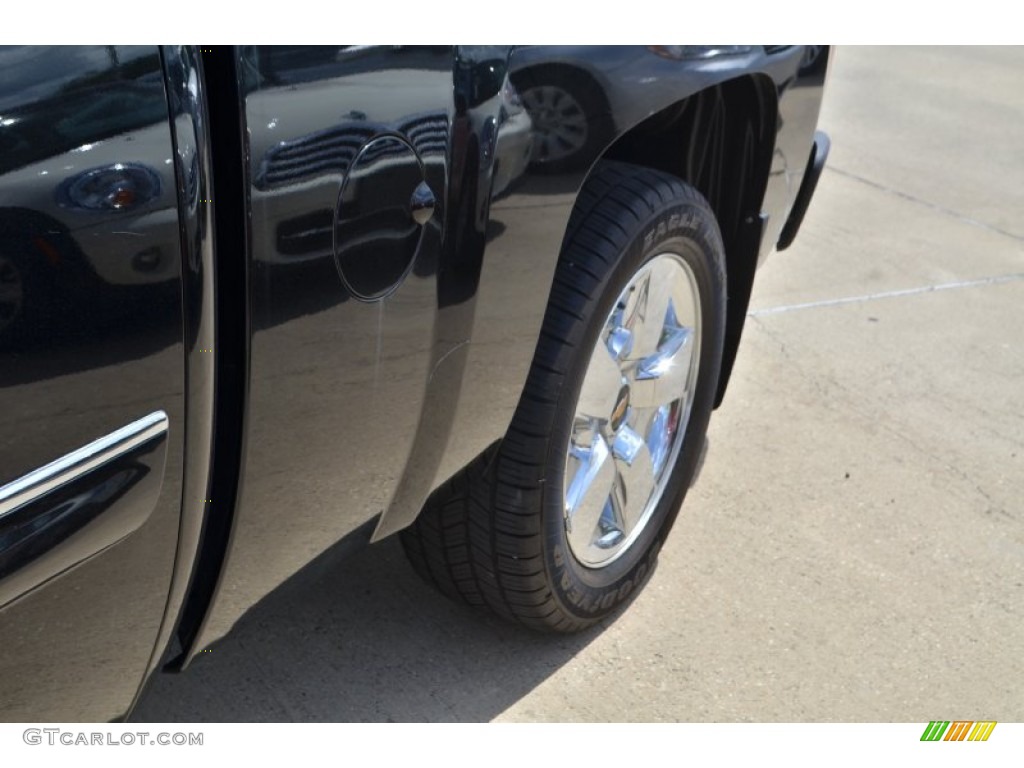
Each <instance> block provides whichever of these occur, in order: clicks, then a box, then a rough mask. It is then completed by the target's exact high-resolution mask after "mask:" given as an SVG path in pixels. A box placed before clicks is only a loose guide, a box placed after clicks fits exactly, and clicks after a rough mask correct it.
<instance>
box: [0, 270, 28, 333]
mask: <svg viewBox="0 0 1024 768" xmlns="http://www.w3.org/2000/svg"><path fill="white" fill-rule="evenodd" d="M24 301H25V286H24V284H23V283H22V280H21V272H20V271H19V269H18V266H17V265H16V264H15V263H14V262H13V261H12V260H11V259H10V258H8V257H6V256H0V331H3V330H4V329H5V328H7V327H8V326H10V325H12V324H13V323H14V321H15V320H17V319H18V316H19V315H20V314H21V307H22V304H23V303H24Z"/></svg>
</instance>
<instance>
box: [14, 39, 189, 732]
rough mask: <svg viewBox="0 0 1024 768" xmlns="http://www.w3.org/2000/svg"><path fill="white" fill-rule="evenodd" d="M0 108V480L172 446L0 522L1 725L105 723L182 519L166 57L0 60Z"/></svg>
mask: <svg viewBox="0 0 1024 768" xmlns="http://www.w3.org/2000/svg"><path fill="white" fill-rule="evenodd" d="M0 116H2V117H0V168H2V173H0V254H3V256H2V257H0V258H2V259H4V260H6V262H7V265H8V266H12V265H13V268H14V269H15V270H16V271H17V272H18V274H19V275H20V276H21V278H22V281H21V288H22V293H21V304H20V309H19V313H18V314H17V315H16V316H14V317H13V321H12V318H11V316H8V317H7V320H8V322H6V323H5V325H4V329H3V331H2V332H0V333H2V335H0V485H4V484H7V483H9V482H11V481H12V480H14V479H16V478H18V477H21V476H23V475H25V474H26V473H28V472H30V471H33V470H35V469H37V468H39V467H41V466H43V465H45V464H47V463H49V462H51V461H54V460H56V459H58V458H59V457H61V456H63V455H65V454H68V453H70V452H72V451H74V450H76V449H78V448H81V447H83V446H85V445H87V444H89V443H91V442H92V441H94V440H96V439H97V438H99V437H101V436H104V435H108V434H110V433H112V432H114V431H116V430H118V429H120V428H121V427H123V426H125V425H127V424H129V423H132V422H134V421H136V420H137V419H139V418H141V417H143V416H145V415H146V414H149V413H152V412H154V411H157V410H163V411H166V413H167V414H168V417H169V430H168V432H167V434H166V436H165V437H164V438H162V439H160V440H157V441H154V442H152V443H150V444H148V445H147V446H144V447H143V448H140V449H138V450H136V451H133V452H130V453H127V454H124V455H122V456H120V457H119V458H117V459H115V460H113V461H111V462H109V463H107V464H105V465H102V466H100V467H97V468H96V469H94V470H92V471H91V472H89V473H88V474H86V475H85V476H83V477H81V478H80V479H78V480H77V481H76V482H74V483H72V484H69V485H66V486H63V487H60V488H57V489H54V490H53V491H51V492H49V493H48V494H46V495H45V496H43V497H42V498H40V499H38V500H36V501H35V502H33V503H32V504H30V505H25V506H23V507H21V508H19V509H17V510H15V511H14V512H11V513H9V514H8V515H7V516H5V517H4V518H3V519H0V523H2V524H3V533H2V534H0V535H2V538H3V541H2V542H0V548H2V553H0V558H2V562H3V566H2V567H0V572H2V574H3V575H2V576H0V595H2V598H0V603H2V604H3V606H2V608H0V648H2V649H3V650H2V652H0V719H3V720H39V719H57V720H79V719H90V720H91V719H101V720H103V719H112V718H116V717H119V716H121V715H122V714H123V713H124V711H125V708H126V707H127V705H128V704H129V703H130V702H131V700H132V697H133V696H134V695H135V692H136V691H137V689H138V683H139V680H140V679H141V678H142V676H143V675H144V673H145V672H146V669H147V663H148V661H149V659H150V657H151V656H152V653H153V646H154V642H155V640H156V638H157V630H158V627H159V625H160V621H161V619H162V617H163V614H164V603H165V601H166V598H167V594H168V588H169V585H170V581H171V571H172V566H173V559H174V554H175V547H176V541H177V533H178V520H179V513H180V492H181V467H182V439H183V433H184V429H183V427H184V377H183V357H182V317H181V280H180V263H181V245H180V242H179V237H178V206H177V197H176V194H175V189H176V184H175V179H174V173H173V169H172V157H173V150H172V146H171V135H170V126H169V123H168V110H167V100H166V96H165V92H164V77H163V70H162V67H161V61H160V55H159V51H158V50H157V49H156V48H146V47H141V48H125V47H119V46H109V47H79V48H64V47H55V48H25V49H22V48H15V49H6V50H4V51H2V52H0ZM9 275H10V273H9V272H8V276H9ZM10 285H11V283H10V282H8V283H7V287H10Z"/></svg>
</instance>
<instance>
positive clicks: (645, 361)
mask: <svg viewBox="0 0 1024 768" xmlns="http://www.w3.org/2000/svg"><path fill="white" fill-rule="evenodd" d="M664 318H665V321H664V324H663V325H662V328H661V332H660V333H661V342H660V344H659V345H658V348H657V350H656V351H655V352H654V353H653V354H650V355H648V356H647V357H644V358H641V359H640V360H638V361H637V362H636V366H635V368H634V369H633V376H632V378H633V381H632V382H631V388H630V399H631V402H632V403H633V405H634V406H636V407H638V408H655V407H658V406H661V405H666V404H668V403H671V402H673V401H675V400H678V399H679V398H681V397H683V396H684V395H685V394H686V392H687V391H688V389H689V386H690V370H691V368H692V367H693V366H692V363H693V329H692V328H685V327H682V326H680V324H679V320H678V319H677V318H676V313H675V307H674V306H673V304H672V302H671V301H669V303H668V309H667V310H666V312H665V315H664Z"/></svg>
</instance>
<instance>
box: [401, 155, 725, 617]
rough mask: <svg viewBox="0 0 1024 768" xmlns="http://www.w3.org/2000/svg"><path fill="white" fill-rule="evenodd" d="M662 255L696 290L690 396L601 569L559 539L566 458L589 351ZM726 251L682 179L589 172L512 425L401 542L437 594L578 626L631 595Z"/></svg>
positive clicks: (705, 339) (700, 438)
mask: <svg viewBox="0 0 1024 768" xmlns="http://www.w3.org/2000/svg"><path fill="white" fill-rule="evenodd" d="M666 251H671V252H672V253H675V254H677V255H679V256H681V257H682V258H683V259H684V260H685V261H686V263H687V265H688V266H689V267H690V269H691V270H692V273H693V276H694V278H695V282H696V284H697V288H698V290H699V296H700V318H701V323H702V329H703V330H702V332H701V343H700V356H699V359H700V362H699V372H698V374H697V381H696V384H695V385H694V389H693V392H694V395H693V405H692V408H691V411H690V417H689V421H688V422H687V425H686V430H685V432H684V433H683V438H682V444H681V447H680V449H679V451H678V454H677V457H676V460H675V463H674V466H671V468H670V469H668V470H667V472H668V475H667V478H668V479H667V481H666V483H665V485H664V489H663V491H662V493H661V497H660V500H659V501H658V502H657V503H656V505H655V506H654V507H653V509H654V511H653V512H652V513H651V517H650V518H649V521H648V522H647V523H646V525H645V526H644V527H643V528H642V529H641V530H640V533H639V535H638V537H637V538H636V539H635V540H634V541H633V543H632V544H631V545H629V546H628V548H626V549H625V550H624V552H623V554H622V556H621V557H618V558H617V559H615V560H614V561H613V562H611V563H610V564H608V565H607V566H604V567H600V568H588V567H585V566H584V565H583V564H582V563H581V562H580V561H578V560H577V559H576V557H575V556H574V555H573V553H572V551H571V549H570V548H569V546H568V542H567V534H566V526H565V521H564V519H563V509H564V488H563V485H564V479H563V478H564V471H565V455H566V449H567V446H568V440H569V434H570V429H571V422H572V419H573V415H574V409H575V406H576V402H577V398H578V396H579V392H580V388H581V384H582V379H583V375H584V373H585V371H586V369H587V366H588V364H589V362H590V351H591V350H592V349H594V345H595V343H596V341H597V339H598V335H599V334H600V332H601V330H602V328H603V326H604V320H605V318H607V317H608V316H609V313H610V312H611V309H612V305H613V304H614V303H615V302H616V300H617V299H618V297H619V294H620V292H621V291H622V290H623V289H624V288H625V287H626V286H627V285H628V284H629V283H630V280H631V278H632V277H633V276H634V275H635V274H637V272H638V271H639V270H640V268H641V266H642V265H644V264H645V263H646V262H647V261H648V260H650V259H652V258H653V257H654V256H655V255H657V254H660V253H663V252H666ZM725 305H726V286H725V259H724V249H723V246H722V240H721V235H720V233H719V230H718V225H717V222H716V220H715V217H714V214H713V213H712V211H711V209H710V207H709V206H708V204H707V202H706V201H705V200H704V198H703V197H701V195H700V194H699V193H698V192H696V191H695V190H694V189H693V188H691V187H689V186H688V185H686V184H684V183H683V182H682V181H680V180H679V179H678V178H676V177H674V176H670V175H668V174H665V173H660V172H658V171H654V170H650V169H646V168H640V167H637V166H632V165H626V164H622V163H602V164H600V165H599V166H597V167H596V168H595V171H594V173H593V174H592V176H591V178H590V179H588V181H587V184H586V186H585V188H584V189H583V191H582V192H581V194H580V197H579V199H578V201H577V203H576V208H575V209H574V211H573V215H572V217H571V219H570V223H569V231H568V235H567V237H566V240H565V243H564V245H563V249H562V254H561V256H560V258H559V263H558V266H557V269H556V274H555V280H554V285H553V287H552V291H551V297H550V301H549V305H548V309H547V313H546V315H545V318H544V324H543V330H542V332H541V336H540V339H539V341H538V344H537V351H536V356H535V359H534V363H533V366H532V368H531V370H530V373H529V376H528V380H527V384H526V387H525V391H524V393H523V395H522V398H521V400H520V403H519V406H518V408H517V410H516V413H515V416H514V417H513V421H512V424H511V426H510V427H509V430H508V433H507V434H506V436H505V438H504V439H503V440H502V441H500V443H497V444H495V445H494V446H492V447H491V448H490V449H489V450H488V451H486V452H485V453H484V454H483V455H482V456H480V457H479V458H478V459H477V460H476V461H475V462H474V463H473V464H472V465H471V466H469V467H467V468H466V469H465V470H464V471H463V472H462V473H460V474H459V475H458V476H457V477H455V478H453V479H452V480H451V481H449V482H448V483H447V484H446V485H445V486H444V487H442V488H440V489H439V490H438V491H437V492H436V493H435V494H434V495H433V496H432V497H431V499H430V500H429V501H428V503H427V505H426V507H425V509H424V510H423V512H422V513H421V514H420V516H419V518H418V519H417V521H416V522H415V523H414V525H413V526H412V527H411V528H409V529H407V530H406V531H404V532H403V534H402V541H403V544H404V546H405V550H406V552H407V554H408V556H409V558H410V560H411V562H412V564H413V566H414V567H415V569H416V570H417V571H418V572H419V573H420V574H421V575H422V576H423V577H424V578H426V579H427V581H429V582H432V583H434V584H435V585H436V586H437V587H439V588H440V589H441V590H442V591H443V592H445V593H446V594H448V595H450V596H452V597H456V598H460V599H462V600H464V601H466V602H468V603H470V604H473V605H479V606H486V607H487V608H489V609H491V610H492V611H494V612H495V613H497V614H498V615H500V616H503V617H505V618H508V619H512V620H515V621H519V622H521V623H523V624H526V625H528V626H530V627H533V628H536V629H544V630H555V631H561V632H574V631H579V630H582V629H584V628H586V627H588V626H590V625H591V624H593V623H595V622H596V621H598V620H600V619H601V618H603V617H605V616H607V615H608V614H609V613H611V612H613V611H614V610H615V609H616V608H617V607H618V606H620V605H622V604H623V603H624V602H626V601H627V600H628V599H629V598H630V597H631V595H634V594H635V593H636V592H637V590H638V588H639V587H640V586H642V585H643V584H644V582H645V581H646V579H647V578H648V576H649V575H650V574H651V572H652V570H653V568H654V565H655V561H656V558H657V555H658V551H659V549H660V547H661V544H662V542H663V541H664V538H665V536H666V535H667V533H668V531H669V529H670V528H671V526H672V523H673V522H674V519H675V517H676V514H677V513H678V510H679V507H680V505H681V503H682V501H683V497H684V496H685V493H686V490H687V488H688V487H689V485H690V482H691V481H692V478H693V476H694V473H695V472H696V469H697V465H698V461H699V459H700V455H701V450H702V447H703V444H704V435H705V432H706V430H707V425H708V421H709V419H710V415H711V410H712V406H713V402H714V396H715V391H716V387H717V383H718V373H719V368H720V367H721V360H722V347H723V343H724V328H725Z"/></svg>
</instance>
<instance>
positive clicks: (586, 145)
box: [513, 67, 611, 173]
mask: <svg viewBox="0 0 1024 768" xmlns="http://www.w3.org/2000/svg"><path fill="white" fill-rule="evenodd" d="M513 80H514V84H515V86H516V89H517V90H518V91H519V96H520V98H521V99H522V102H523V106H524V107H526V111H527V112H528V113H529V115H530V120H531V121H532V122H533V130H534V137H533V151H532V153H531V156H530V163H531V166H532V167H533V168H534V170H543V171H549V172H552V173H560V172H562V171H570V170H579V169H582V168H583V167H584V166H586V165H587V164H589V163H590V162H592V161H593V160H594V159H595V158H596V157H597V155H598V153H599V152H600V151H601V149H602V145H603V143H604V141H606V140H607V139H608V138H609V137H610V135H611V117H610V116H609V114H608V106H607V103H606V101H605V98H604V94H603V93H602V92H601V89H600V87H599V86H598V85H597V84H596V83H595V82H594V81H593V80H591V79H590V78H589V77H587V76H586V75H582V74H577V73H574V72H572V70H568V69H563V68H560V67H539V68H537V67H535V68H532V69H528V70H524V71H523V72H519V73H516V74H515V75H513Z"/></svg>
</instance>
